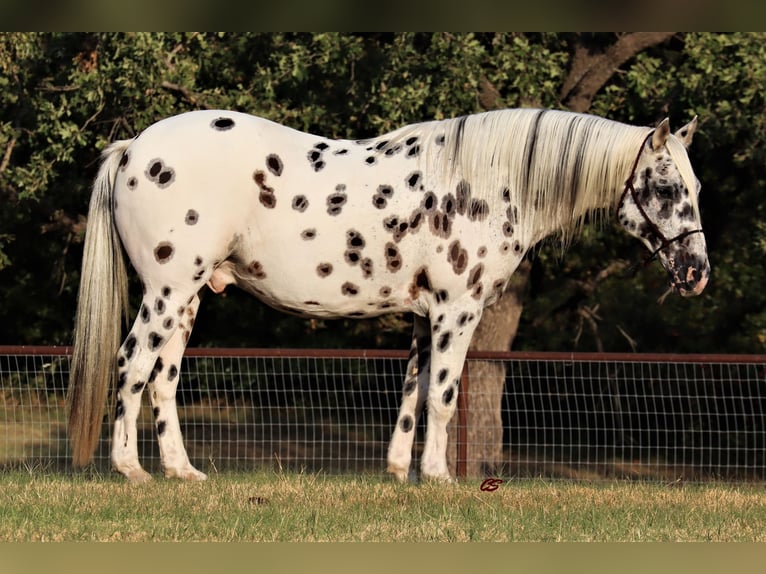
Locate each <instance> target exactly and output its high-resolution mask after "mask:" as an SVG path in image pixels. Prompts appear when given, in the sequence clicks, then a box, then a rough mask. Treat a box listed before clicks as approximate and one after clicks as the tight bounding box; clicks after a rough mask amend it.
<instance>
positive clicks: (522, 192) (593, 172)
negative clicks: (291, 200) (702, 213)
mask: <svg viewBox="0 0 766 574" xmlns="http://www.w3.org/2000/svg"><path fill="white" fill-rule="evenodd" d="M651 131H652V128H648V127H635V126H630V125H626V124H622V123H619V122H615V121H612V120H607V119H604V118H600V117H597V116H591V115H586V114H577V113H573V112H565V111H558V110H540V109H509V110H499V111H492V112H485V113H481V114H476V115H470V116H463V117H460V118H455V119H449V120H442V121H434V122H427V123H422V124H415V125H411V126H407V127H405V128H402V129H400V130H397V131H395V132H393V133H392V134H389V135H388V136H387V137H386V139H387V140H388V144H387V145H389V146H391V145H396V144H397V143H400V142H401V141H404V140H406V139H407V138H409V137H411V136H413V135H418V136H419V137H420V142H422V147H423V153H422V156H421V165H422V167H423V169H424V170H425V171H426V173H428V174H431V176H432V177H437V178H442V179H441V181H434V184H435V185H441V186H443V189H450V188H454V186H455V185H456V184H457V183H458V182H459V181H461V180H465V181H468V182H469V183H470V185H471V190H472V194H473V197H477V198H481V199H484V200H486V201H487V202H488V203H489V205H490V210H491V211H494V210H495V208H498V206H499V204H500V203H501V202H502V201H503V190H505V189H507V190H508V193H509V194H510V200H511V204H512V205H514V206H516V207H517V208H518V217H519V222H520V223H521V225H522V226H524V227H525V228H526V229H527V231H528V232H529V234H530V235H529V237H530V238H531V239H532V240H533V241H537V240H539V239H542V237H543V236H544V235H546V234H547V233H549V232H550V230H551V229H555V230H558V231H560V235H561V239H562V242H563V244H564V245H566V244H567V243H568V242H569V241H570V240H571V239H572V237H573V236H574V235H575V234H576V233H577V232H579V230H580V229H581V228H582V223H583V218H584V217H585V216H586V215H587V214H593V215H594V217H595V218H596V219H602V218H603V217H604V214H603V209H602V208H606V207H609V206H612V205H614V204H615V203H616V201H617V198H618V197H619V195H620V194H621V193H622V190H623V189H624V186H625V180H626V179H627V178H628V176H629V174H630V171H631V169H632V167H633V163H634V162H635V160H636V156H637V154H638V153H639V150H640V149H641V145H642V143H643V141H644V139H645V138H646V136H647V135H648V134H649V133H650V132H651ZM671 140H673V141H671ZM668 141H669V146H668V147H669V150H670V152H671V155H672V156H673V159H674V160H675V161H676V162H677V163H678V165H679V169H682V174H683V175H684V179H685V180H686V179H687V178H690V181H692V182H694V178H693V173H692V172H691V165H690V164H689V161H688V158H687V159H686V161H682V160H681V158H680V157H679V156H680V155H681V154H679V152H678V150H677V149H675V148H676V147H677V145H678V146H681V147H683V146H682V145H681V144H680V142H678V140H676V138H674V137H673V136H671V137H670V138H669V139H668ZM676 144H677V145H676ZM683 156H684V157H685V153H684V154H683ZM687 167H688V169H687ZM689 174H691V175H689ZM432 181H433V180H432ZM687 183H688V181H687ZM691 189H694V187H691ZM506 195H507V194H506ZM691 195H695V194H693V193H692V194H691ZM695 208H696V207H695ZM607 215H608V214H607Z"/></svg>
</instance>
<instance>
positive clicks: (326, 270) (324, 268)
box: [317, 263, 332, 277]
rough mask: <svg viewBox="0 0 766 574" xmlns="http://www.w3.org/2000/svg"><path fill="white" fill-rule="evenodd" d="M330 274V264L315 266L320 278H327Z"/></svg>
mask: <svg viewBox="0 0 766 574" xmlns="http://www.w3.org/2000/svg"><path fill="white" fill-rule="evenodd" d="M330 273H332V263H320V264H319V265H317V274H318V275H319V276H320V277H327V276H328V275H329V274H330Z"/></svg>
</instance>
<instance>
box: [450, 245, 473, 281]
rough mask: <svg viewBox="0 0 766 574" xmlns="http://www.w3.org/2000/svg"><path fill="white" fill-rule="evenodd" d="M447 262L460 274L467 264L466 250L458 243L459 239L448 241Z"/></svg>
mask: <svg viewBox="0 0 766 574" xmlns="http://www.w3.org/2000/svg"><path fill="white" fill-rule="evenodd" d="M447 262H448V263H452V270H453V271H454V272H455V274H456V275H461V274H462V273H463V271H465V268H466V267H467V266H468V252H467V251H466V250H465V249H463V247H462V246H461V245H460V241H459V240H457V239H456V240H455V241H453V242H452V243H450V245H449V248H448V251H447Z"/></svg>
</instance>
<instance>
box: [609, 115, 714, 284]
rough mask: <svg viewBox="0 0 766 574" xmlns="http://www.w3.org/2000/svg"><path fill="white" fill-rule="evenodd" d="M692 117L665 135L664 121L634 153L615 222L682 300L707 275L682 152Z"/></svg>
mask: <svg viewBox="0 0 766 574" xmlns="http://www.w3.org/2000/svg"><path fill="white" fill-rule="evenodd" d="M696 127H697V118H696V117H695V118H694V119H693V120H692V121H691V122H689V123H688V124H687V125H685V126H684V127H682V128H681V129H680V130H678V131H677V132H676V133H675V134H674V135H671V134H670V128H669V122H668V120H667V119H664V120H663V121H662V122H661V123H660V124H659V125H658V126H657V128H656V129H655V130H654V132H652V133H651V134H650V135H649V136H648V137H647V138H646V140H645V141H644V144H643V146H642V148H641V150H640V151H639V152H638V155H637V157H636V160H635V163H634V165H633V171H632V173H631V174H630V176H629V178H628V180H627V182H626V184H625V190H624V191H623V194H622V197H621V198H620V202H619V205H618V207H617V218H618V220H619V222H620V224H621V225H622V226H623V227H624V228H625V229H626V230H627V232H628V233H630V234H631V235H633V236H634V237H637V238H638V239H640V240H641V241H642V242H643V243H644V245H646V247H647V248H648V249H649V250H650V251H651V252H652V257H657V258H659V260H660V263H662V266H663V267H664V268H665V270H666V271H667V272H668V275H669V278H670V283H671V286H672V287H675V288H676V289H678V291H679V292H680V293H681V295H684V296H689V295H699V294H700V293H702V290H703V289H704V288H705V285H706V284H707V281H708V277H709V275H710V264H709V263H708V257H707V248H706V246H705V236H704V235H703V234H702V223H701V221H700V213H699V209H698V206H697V198H698V195H699V191H700V184H699V181H698V180H697V178H696V177H695V176H694V172H693V171H692V168H691V164H690V163H689V157H688V156H687V154H686V149H687V148H688V147H689V145H690V144H691V141H692V136H693V135H694V130H695V129H696Z"/></svg>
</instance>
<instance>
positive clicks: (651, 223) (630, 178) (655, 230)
mask: <svg viewBox="0 0 766 574" xmlns="http://www.w3.org/2000/svg"><path fill="white" fill-rule="evenodd" d="M654 132H655V130H652V131H651V132H649V135H648V136H646V138H645V139H644V141H643V143H642V144H641V147H640V148H639V150H638V154H636V159H635V160H634V161H633V169H631V170H630V175H629V176H628V179H627V180H626V181H625V189H624V190H623V192H622V195H621V196H620V201H619V202H618V204H617V210H618V211H619V209H620V206H621V205H623V202H624V201H625V196H626V195H627V194H628V191H630V196H631V197H632V198H633V203H634V204H635V205H636V207H637V208H638V212H639V213H640V214H641V217H643V218H644V221H645V222H646V224H647V225H648V226H649V228H650V229H651V231H652V233H654V235H655V236H656V237H657V238H658V239H659V240H660V241H661V244H660V246H659V247H658V248H657V249H655V250H654V251H653V252H652V253H651V255H649V257H647V258H646V260H645V261H644V264H645V265H646V264H647V263H649V262H651V261H653V260H654V259H656V258H657V255H659V253H660V251H662V250H663V249H666V248H667V247H669V246H670V244H671V243H673V242H675V241H680V240H681V239H684V238H685V237H688V236H689V235H692V234H694V233H702V228H701V227H700V228H699V229H690V230H688V231H683V232H681V233H679V234H678V235H676V236H675V237H672V238H671V239H668V238H667V237H665V234H664V233H662V231H660V228H659V227H657V224H656V223H654V221H652V220H651V219H649V216H648V215H647V214H646V211H644V207H643V206H642V205H641V202H639V201H638V194H637V193H636V188H635V187H633V179H634V177H635V176H636V168H637V167H638V160H639V159H641V154H642V153H643V151H644V146H645V145H646V143H647V142H648V141H649V138H651V137H652V136H653V135H654Z"/></svg>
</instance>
